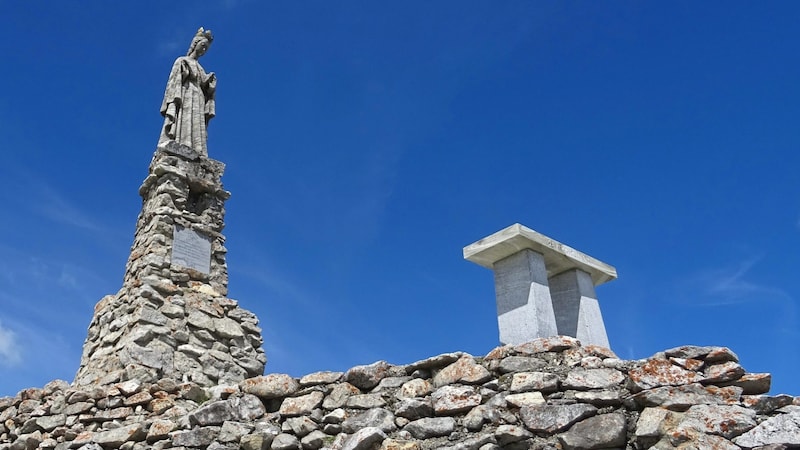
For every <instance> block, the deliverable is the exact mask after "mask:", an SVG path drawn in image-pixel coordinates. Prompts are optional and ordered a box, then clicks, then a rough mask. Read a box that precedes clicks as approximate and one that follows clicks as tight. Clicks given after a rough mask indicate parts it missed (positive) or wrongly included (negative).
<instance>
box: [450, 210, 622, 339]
mask: <svg viewBox="0 0 800 450" xmlns="http://www.w3.org/2000/svg"><path fill="white" fill-rule="evenodd" d="M464 258H465V259H467V260H469V261H472V262H474V263H476V264H478V265H480V266H483V267H486V268H488V269H492V270H493V271H494V279H495V292H496V295H497V322H498V326H499V328H500V342H502V343H503V344H521V343H523V342H528V341H530V340H533V339H535V338H539V337H548V336H554V335H565V336H572V337H576V338H578V339H580V340H581V342H582V343H583V344H584V345H587V344H594V345H601V346H603V347H608V346H609V345H608V337H607V335H606V329H605V325H604V324H603V317H602V315H601V314H600V305H599V303H598V301H597V296H596V294H595V290H594V287H595V286H596V285H599V284H602V283H605V282H607V281H610V280H613V279H615V278H616V277H617V271H616V269H614V268H613V267H611V266H609V265H608V264H606V263H603V262H601V261H598V260H596V259H594V258H592V257H591V256H589V255H586V254H584V253H581V252H579V251H577V250H575V249H573V248H570V247H568V246H566V245H564V244H562V243H560V242H557V241H555V240H553V239H550V238H549V237H547V236H545V235H543V234H540V233H537V232H536V231H534V230H531V229H530V228H527V227H525V226H522V225H520V224H514V225H512V226H510V227H508V228H506V229H503V230H501V231H498V232H497V233H495V234H493V235H491V236H488V237H486V238H483V239H481V240H479V241H477V242H475V243H473V244H471V245H468V246H467V247H464Z"/></svg>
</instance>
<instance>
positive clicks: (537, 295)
mask: <svg viewBox="0 0 800 450" xmlns="http://www.w3.org/2000/svg"><path fill="white" fill-rule="evenodd" d="M494 268H495V270H494V279H495V293H496V299H497V324H498V327H499V329H500V342H501V343H503V344H521V343H523V342H528V341H530V340H532V339H535V338H538V337H547V336H554V335H556V334H557V329H558V328H557V326H556V318H555V314H554V313H553V302H552V300H551V299H550V289H549V288H548V287H547V270H546V269H545V264H544V257H543V256H542V254H541V253H537V252H534V251H533V250H529V249H525V250H522V251H520V252H517V253H515V254H513V255H511V256H509V257H507V258H503V259H502V260H500V261H497V262H496V263H495V264H494Z"/></svg>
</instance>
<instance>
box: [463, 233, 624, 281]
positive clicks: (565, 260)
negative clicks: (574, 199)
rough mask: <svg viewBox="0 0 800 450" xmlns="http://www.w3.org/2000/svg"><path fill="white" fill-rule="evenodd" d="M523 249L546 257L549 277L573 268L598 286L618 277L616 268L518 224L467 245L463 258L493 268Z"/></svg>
mask: <svg viewBox="0 0 800 450" xmlns="http://www.w3.org/2000/svg"><path fill="white" fill-rule="evenodd" d="M524 249H531V250H533V251H535V252H537V253H541V254H542V255H543V256H544V263H545V267H546V268H547V277H548V278H549V277H552V276H554V275H558V274H560V273H562V272H566V271H567V270H570V269H580V270H583V271H584V272H587V273H589V275H591V276H592V281H593V282H594V284H595V286H597V285H598V284H603V283H605V282H607V281H611V280H613V279H616V278H617V269H615V268H614V267H612V266H610V265H608V264H606V263H604V262H602V261H599V260H597V259H595V258H592V257H591V256H589V255H587V254H585V253H581V252H579V251H577V250H575V249H574V248H572V247H568V246H566V245H564V244H562V243H560V242H558V241H556V240H553V239H550V238H549V237H547V236H545V235H543V234H541V233H538V232H536V231H534V230H531V229H530V228H528V227H526V226H524V225H521V224H518V223H515V224H514V225H511V226H510V227H508V228H505V229H502V230H500V231H498V232H497V233H494V234H492V235H491V236H487V237H485V238H483V239H481V240H479V241H477V242H475V243H473V244H470V245H468V246H466V247H464V259H466V260H468V261H472V262H474V263H475V264H478V265H480V266H483V267H486V268H487V269H492V268H493V267H494V263H496V262H497V261H500V260H501V259H503V258H506V257H508V256H511V255H513V254H514V253H517V252H519V251H521V250H524Z"/></svg>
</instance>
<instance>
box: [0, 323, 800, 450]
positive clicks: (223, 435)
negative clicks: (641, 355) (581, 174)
mask: <svg viewBox="0 0 800 450" xmlns="http://www.w3.org/2000/svg"><path fill="white" fill-rule="evenodd" d="M737 360H738V358H737V356H736V355H735V354H734V353H733V352H732V351H730V350H729V349H727V348H724V347H696V346H686V347H678V348H673V349H670V350H667V351H665V352H661V353H658V354H656V355H653V356H652V357H650V358H648V359H646V360H636V361H624V360H620V359H618V358H617V357H616V356H615V355H614V353H612V352H611V351H610V350H608V349H606V348H603V347H598V346H592V345H586V346H582V345H581V344H580V343H579V341H578V340H577V339H574V338H571V337H566V336H561V337H550V338H538V339H534V340H533V341H531V342H527V343H524V344H519V345H506V346H502V347H498V348H496V349H494V350H492V351H491V352H489V353H488V354H487V355H486V356H484V357H473V356H470V355H468V354H466V353H461V352H457V353H447V354H442V355H439V356H434V357H431V358H427V359H424V360H421V361H417V362H414V363H411V364H407V365H392V364H389V363H387V362H384V361H379V362H376V363H373V364H369V365H364V366H356V367H353V368H352V369H350V370H348V371H346V372H317V373H312V374H309V375H306V376H303V377H300V378H295V377H292V376H290V375H285V374H269V375H262V376H256V377H252V378H248V379H245V380H243V381H240V382H238V383H227V384H220V385H217V386H213V387H207V386H202V385H198V384H196V383H193V382H183V383H178V382H176V381H175V380H174V379H172V378H162V379H160V380H158V381H155V382H151V381H141V380H139V379H130V380H128V381H122V382H117V383H112V384H107V385H88V386H77V385H72V386H70V385H69V384H68V383H66V382H64V381H53V382H51V383H49V384H47V385H46V386H45V387H44V388H43V389H39V388H32V389H26V390H23V391H21V392H20V393H18V394H17V395H16V396H15V397H6V398H0V450H17V449H37V448H38V449H55V450H67V449H79V450H101V449H106V450H108V449H124V450H145V449H157V450H159V449H181V450H183V449H213V450H223V449H230V450H234V449H244V450H266V449H272V450H301V449H302V450H317V449H331V450H376V449H379V448H380V449H381V450H428V449H447V450H500V449H508V450H523V449H538V450H556V449H563V450H570V449H576V450H577V449H580V450H582V449H631V450H632V449H648V448H653V449H662V450H667V449H684V450H698V449H703V450H704V449H722V450H726V449H742V448H744V449H760V450H779V449H786V448H796V447H798V446H800V398H795V397H791V396H788V395H774V396H770V395H764V393H766V392H767V391H768V390H769V386H770V376H769V375H768V374H753V373H746V372H745V370H744V368H743V367H742V366H741V365H740V364H739V363H738V361H737Z"/></svg>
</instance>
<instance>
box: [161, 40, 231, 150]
mask: <svg viewBox="0 0 800 450" xmlns="http://www.w3.org/2000/svg"><path fill="white" fill-rule="evenodd" d="M213 40H214V37H213V36H212V35H211V30H204V29H203V28H202V27H201V28H200V29H199V30H197V34H195V36H194V38H193V39H192V43H191V45H190V46H189V51H188V53H187V54H186V56H181V57H180V58H178V59H176V60H175V64H173V65H172V71H171V72H170V74H169V81H167V89H166V91H165V92H164V101H163V102H162V103H161V115H162V116H164V127H163V128H162V129H161V137H160V138H159V139H158V145H163V144H166V143H167V142H169V141H175V142H178V143H179V144H183V145H187V146H189V147H191V148H192V149H194V150H195V151H196V152H198V153H200V154H201V155H204V156H208V148H207V143H206V141H207V139H208V134H207V128H208V121H209V120H211V118H212V117H214V109H215V102H214V92H215V91H216V89H217V76H216V75H214V73H213V72H212V73H209V74H206V72H205V70H203V67H202V66H201V65H200V63H199V62H198V58H200V57H201V56H203V55H204V54H205V53H206V51H208V47H209V46H210V45H211V41H213Z"/></svg>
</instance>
